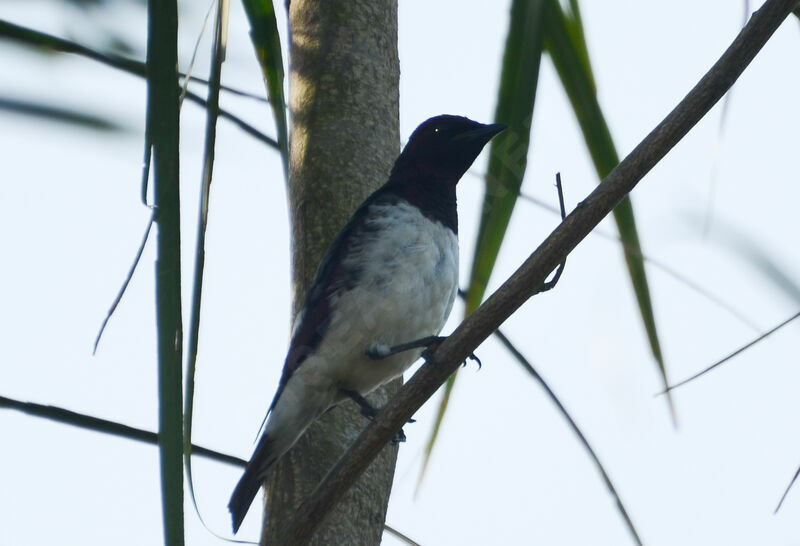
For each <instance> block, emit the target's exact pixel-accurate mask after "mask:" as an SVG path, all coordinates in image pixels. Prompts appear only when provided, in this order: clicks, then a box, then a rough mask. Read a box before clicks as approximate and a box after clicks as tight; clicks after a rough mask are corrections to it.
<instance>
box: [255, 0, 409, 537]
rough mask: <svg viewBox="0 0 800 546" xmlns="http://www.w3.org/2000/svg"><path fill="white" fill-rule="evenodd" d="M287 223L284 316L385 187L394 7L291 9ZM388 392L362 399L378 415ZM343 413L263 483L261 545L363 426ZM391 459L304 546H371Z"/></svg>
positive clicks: (394, 141)
mask: <svg viewBox="0 0 800 546" xmlns="http://www.w3.org/2000/svg"><path fill="white" fill-rule="evenodd" d="M289 26H290V34H291V50H290V59H291V60H290V69H291V74H290V94H289V103H290V104H289V106H290V108H291V116H292V132H291V138H290V165H289V213H290V216H291V223H292V243H293V246H292V259H293V264H292V265H293V289H294V294H293V296H294V314H295V315H296V314H297V312H298V311H299V309H300V306H301V305H302V303H303V299H304V297H305V293H306V291H307V290H308V288H309V285H310V283H311V281H312V280H313V278H314V274H315V272H316V269H317V266H318V264H319V262H320V260H321V259H322V255H323V254H324V252H325V250H326V249H327V247H328V245H329V244H330V242H331V241H332V240H333V238H334V237H335V236H336V234H337V233H338V231H339V230H340V229H341V228H342V227H343V226H344V224H345V223H346V222H347V220H348V219H349V217H350V215H351V214H352V213H353V212H354V211H355V209H356V207H357V206H358V205H359V204H360V203H361V202H362V201H363V200H364V198H366V197H367V196H368V195H369V194H370V193H371V192H372V191H373V190H375V189H376V188H378V187H379V186H380V185H381V184H382V183H383V182H384V181H385V180H386V178H387V176H388V174H389V170H390V169H391V166H392V163H393V161H394V159H395V157H396V156H397V154H398V152H399V149H400V138H399V127H398V125H399V122H398V115H399V97H398V82H399V77H400V68H399V61H398V56H397V0H328V1H324V2H323V1H319V0H316V1H315V0H292V2H291V5H290V9H289ZM398 387H399V381H397V382H395V383H393V384H392V385H390V386H389V387H388V388H384V389H380V390H379V391H378V392H376V393H374V394H373V395H371V396H370V399H371V400H372V401H373V402H374V403H375V404H376V405H379V406H380V405H383V404H384V403H385V402H386V401H387V400H388V398H389V393H390V392H395V391H396V390H397V388H398ZM364 424H365V423H364V417H363V416H362V415H361V414H360V413H359V411H358V410H357V409H356V406H355V404H352V403H351V402H349V401H348V402H345V403H343V404H341V405H339V406H338V407H336V408H335V409H334V410H332V411H330V412H328V413H326V414H325V415H323V416H322V417H321V418H320V419H318V420H317V421H316V422H315V423H314V424H313V425H312V426H311V427H310V428H309V429H308V431H307V432H306V433H305V434H304V435H303V437H302V438H300V440H299V441H298V442H297V444H296V445H295V446H294V448H293V449H292V450H291V451H289V453H287V454H286V455H285V456H284V457H283V458H282V459H281V461H280V462H279V463H278V464H277V465H276V467H275V468H274V470H273V472H271V473H270V478H269V479H268V482H267V495H266V510H265V520H264V527H263V533H262V539H261V542H262V544H273V545H274V544H278V540H279V533H280V530H281V528H282V527H283V525H284V524H285V523H286V522H287V521H288V520H289V519H290V518H291V517H292V515H293V514H294V511H295V509H296V508H297V507H298V506H299V505H300V503H301V502H302V501H303V500H304V499H305V498H306V497H307V496H308V494H309V493H311V491H312V490H313V489H314V488H315V487H316V486H317V484H318V483H319V482H320V480H321V479H322V478H323V476H324V475H325V474H326V473H327V472H328V471H329V470H330V468H331V467H332V466H333V464H334V463H335V462H336V461H337V460H338V458H339V457H340V456H341V454H342V453H343V452H344V450H345V449H346V448H347V447H349V446H350V445H351V444H352V442H353V440H354V439H355V438H356V436H357V435H358V433H359V432H360V431H361V429H362V428H363V427H364ZM396 458H397V448H396V447H394V446H387V447H386V448H384V449H383V451H382V452H381V455H380V456H379V457H378V459H376V460H375V462H374V463H373V464H372V465H371V466H370V468H369V469H368V470H367V472H366V473H365V474H364V475H363V476H362V477H361V479H360V480H359V481H358V482H357V484H356V485H355V487H353V489H351V490H350V492H349V493H348V494H347V496H346V497H345V498H344V500H343V501H342V502H341V504H340V505H339V506H337V508H336V509H335V510H334V511H333V513H332V514H331V515H330V516H329V517H328V519H327V521H326V522H325V523H323V525H322V526H321V527H320V530H319V531H318V532H317V533H316V535H315V536H314V539H313V540H312V544H315V545H340V544H341V545H348V546H349V545H373V544H374V545H377V544H380V542H381V536H382V533H383V523H384V519H385V517H386V507H387V505H388V502H389V493H390V490H391V485H392V478H393V476H394V465H395V461H396Z"/></svg>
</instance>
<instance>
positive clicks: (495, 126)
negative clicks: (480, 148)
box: [453, 123, 508, 145]
mask: <svg viewBox="0 0 800 546" xmlns="http://www.w3.org/2000/svg"><path fill="white" fill-rule="evenodd" d="M506 129H508V125H506V124H504V123H489V124H486V125H481V126H480V127H478V128H476V129H470V130H469V131H465V132H463V133H460V134H458V135H456V136H454V137H453V141H454V142H459V141H460V142H477V143H480V144H481V145H484V144H486V143H487V142H489V141H490V140H491V139H492V137H493V136H495V135H496V134H498V133H502V132H503V131H505V130H506Z"/></svg>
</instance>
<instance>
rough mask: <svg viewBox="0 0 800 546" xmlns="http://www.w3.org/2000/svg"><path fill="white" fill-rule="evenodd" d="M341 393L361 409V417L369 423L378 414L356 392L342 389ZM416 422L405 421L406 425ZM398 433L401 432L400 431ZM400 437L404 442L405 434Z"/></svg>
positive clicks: (376, 410)
mask: <svg viewBox="0 0 800 546" xmlns="http://www.w3.org/2000/svg"><path fill="white" fill-rule="evenodd" d="M342 393H344V394H345V395H346V396H347V397H348V398H350V399H351V400H352V401H353V402H355V403H356V404H358V406H359V407H360V408H361V415H363V416H364V417H366V418H367V419H369V420H370V421H372V420H373V419H374V418H375V416H376V415H377V414H378V408H376V407H375V406H373V405H372V404H370V403H369V400H367V399H366V398H364V397H363V396H361V394H359V393H358V392H356V391H350V390H345V389H342ZM416 422H417V421H416V419H409V420H408V421H406V423H416ZM400 432H402V430H401V431H400ZM402 437H403V440H402V441H405V434H403V435H402Z"/></svg>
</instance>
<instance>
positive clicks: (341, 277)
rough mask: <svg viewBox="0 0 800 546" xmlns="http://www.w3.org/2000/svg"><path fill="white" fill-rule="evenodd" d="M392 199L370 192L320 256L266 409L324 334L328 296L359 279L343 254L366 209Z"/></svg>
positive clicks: (353, 239) (352, 242) (351, 243)
mask: <svg viewBox="0 0 800 546" xmlns="http://www.w3.org/2000/svg"><path fill="white" fill-rule="evenodd" d="M395 200H396V197H395V196H394V195H391V194H390V193H388V192H384V191H381V190H380V189H379V190H377V191H376V192H374V193H373V194H372V195H370V196H369V197H368V198H367V199H366V201H364V203H362V204H361V206H360V207H359V208H358V209H357V210H356V212H355V213H354V214H353V216H352V218H350V221H349V222H348V223H347V225H345V227H344V228H343V229H342V231H340V232H339V234H338V235H337V236H336V238H335V239H334V240H333V243H331V246H330V247H329V248H328V251H327V252H326V253H325V256H324V257H323V258H322V261H321V262H320V265H319V268H318V269H317V274H316V277H315V278H314V282H313V283H312V284H311V288H310V289H309V290H308V293H307V294H306V300H305V303H304V304H303V308H302V310H301V311H300V314H299V315H298V318H297V321H296V324H295V328H294V331H293V332H292V341H291V343H290V344H289V352H288V354H287V355H286V361H285V363H284V365H283V373H282V374H281V380H280V382H279V383H278V390H277V392H276V393H275V398H274V399H273V400H272V404H270V407H269V411H272V408H274V407H275V403H276V402H277V401H278V398H279V397H280V395H281V393H282V392H283V389H284V387H286V383H288V382H289V378H290V377H291V376H292V374H293V373H294V371H295V370H297V368H299V367H300V365H301V364H302V363H303V361H304V360H305V359H306V357H307V356H308V355H309V354H311V353H312V352H313V351H314V349H316V347H317V346H318V345H319V342H320V340H321V339H322V336H323V335H324V334H325V330H326V329H327V327H328V323H329V320H330V311H331V309H330V299H331V296H332V295H333V294H334V293H336V292H337V291H339V290H350V289H352V288H353V286H354V285H355V283H356V282H357V281H358V278H359V275H360V271H358V270H357V268H355V267H354V266H352V265H350V266H345V265H344V263H343V260H342V258H343V257H344V256H346V255H347V254H348V253H349V252H350V251H351V249H352V247H353V246H354V245H355V244H358V243H357V239H358V238H359V234H360V232H361V231H362V230H363V229H364V228H365V225H364V220H365V218H366V216H367V210H368V209H369V207H370V206H371V205H373V204H376V203H381V202H384V201H385V202H393V201H395ZM367 229H368V228H367Z"/></svg>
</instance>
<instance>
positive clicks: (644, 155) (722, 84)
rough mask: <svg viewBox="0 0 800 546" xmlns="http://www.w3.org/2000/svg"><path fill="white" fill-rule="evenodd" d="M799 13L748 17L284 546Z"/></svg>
mask: <svg viewBox="0 0 800 546" xmlns="http://www.w3.org/2000/svg"><path fill="white" fill-rule="evenodd" d="M796 6H797V0H768V1H767V2H766V3H765V4H764V6H763V7H762V8H761V9H760V10H758V11H757V12H756V13H755V14H753V16H752V18H751V19H750V22H749V23H748V24H747V25H746V26H745V27H744V28H743V29H742V31H741V32H740V33H739V35H738V36H737V37H736V39H735V40H734V42H733V43H732V44H731V46H730V47H729V48H728V49H727V50H726V51H725V53H724V54H723V55H722V57H721V58H720V59H719V60H718V61H717V63H716V64H715V65H714V66H713V67H712V68H711V70H709V72H708V73H706V75H705V76H703V78H702V79H701V80H700V82H699V83H698V84H697V85H696V86H695V87H694V88H693V89H692V90H691V91H690V92H689V94H688V95H686V97H685V98H684V99H683V100H682V101H681V102H680V103H679V104H678V106H676V107H675V109H674V110H673V111H672V112H670V114H669V115H668V116H667V117H666V118H665V119H664V120H663V121H662V122H661V123H660V124H659V125H658V126H657V127H656V128H655V129H654V130H653V131H652V132H651V133H650V134H649V135H647V137H646V138H645V139H644V140H643V141H642V142H641V143H640V144H639V145H638V146H637V147H636V148H635V149H634V150H633V151H632V152H631V153H630V154H629V155H628V156H627V157H626V158H625V159H624V160H622V162H621V163H620V164H619V165H618V166H617V167H616V168H615V169H614V170H613V171H612V172H611V173H610V174H609V175H608V176H607V177H606V178H605V180H603V182H602V183H601V184H600V185H599V186H598V187H597V188H596V189H595V190H594V191H593V192H592V193H591V194H590V195H589V197H587V199H586V200H584V201H583V202H582V203H580V204H579V205H578V206H577V208H576V209H575V210H574V211H573V212H572V213H571V214H570V215H569V216H567V218H566V219H565V220H564V221H563V222H562V223H561V225H559V227H558V228H556V230H555V231H553V233H551V234H550V236H549V237H547V239H545V241H544V242H543V243H542V244H541V245H540V246H539V248H537V249H536V251H535V252H534V253H533V254H531V256H530V257H529V258H528V259H527V260H526V261H525V263H523V264H522V266H521V267H520V268H519V269H518V270H517V271H516V272H515V273H514V274H513V275H512V276H511V278H509V279H508V280H507V281H506V282H505V283H504V284H503V285H502V286H501V287H500V288H499V289H498V290H497V291H496V292H495V293H494V294H493V295H492V296H491V297H490V298H489V299H488V300H487V301H486V302H485V303H484V304H483V305H481V306H480V308H478V309H477V310H476V311H475V312H474V313H473V314H472V315H470V316H469V317H467V319H466V320H464V322H462V323H461V325H460V326H459V327H458V328H457V329H456V330H455V331H454V332H453V334H452V335H451V336H450V337H448V338H447V339H445V340H444V341H443V342H442V343H441V345H439V346H438V348H437V349H436V350H435V351H434V352H433V354H432V355H431V358H430V361H429V362H427V363H426V364H425V365H424V366H422V367H421V368H420V369H419V371H418V372H417V373H416V374H414V376H413V377H412V378H411V380H410V381H409V382H408V383H406V384H405V385H404V386H403V388H402V389H401V390H400V391H399V392H398V393H397V395H396V396H394V397H393V398H392V399H391V400H390V401H389V403H388V404H387V405H386V406H385V407H384V408H383V410H382V411H381V412H380V413H379V414H378V415H377V417H376V418H375V420H373V421H372V422H370V423H369V424H368V425H367V427H366V428H365V429H364V431H363V432H362V433H361V435H360V436H359V437H358V439H357V440H356V442H355V443H354V444H353V446H352V447H351V448H350V449H349V450H348V451H347V453H345V455H344V456H343V457H342V458H341V459H340V460H339V462H338V463H337V464H336V465H335V466H334V468H333V469H332V470H331V471H330V472H329V473H328V475H327V476H326V477H325V479H323V480H322V482H321V483H320V484H319V486H317V488H316V489H315V490H314V492H313V493H312V494H311V495H310V497H309V498H308V499H307V500H306V501H305V502H304V503H303V504H302V505H301V506H300V508H299V509H298V510H297V513H296V514H295V517H294V519H293V520H292V521H290V522H289V523H288V525H287V526H286V527H285V529H284V532H283V537H284V539H283V540H282V541H280V543H281V544H284V545H297V544H305V543H307V542H308V540H309V539H310V538H311V536H312V535H313V533H314V530H315V529H316V528H317V526H318V525H319V524H320V523H321V522H322V521H323V519H324V518H325V517H326V515H327V514H328V513H329V512H330V511H331V509H332V508H333V507H334V505H335V504H336V503H337V502H338V500H339V499H340V498H341V497H342V495H344V493H345V492H346V491H347V490H348V489H349V488H350V486H351V485H352V484H353V482H354V481H355V480H356V479H357V478H358V476H359V475H361V473H362V472H363V471H364V470H365V469H366V468H367V466H368V465H369V464H370V462H371V461H372V459H373V458H374V457H375V456H376V455H377V454H378V452H379V451H380V450H381V448H382V447H383V446H384V445H385V444H386V443H387V442H388V441H389V440H390V439H391V438H392V436H393V435H394V434H395V432H397V431H398V430H400V428H401V427H402V426H403V424H404V423H405V422H406V421H407V420H408V419H409V418H411V416H412V415H413V414H414V412H416V411H417V410H418V409H419V408H420V407H421V406H422V404H423V403H425V401H426V400H427V399H428V398H430V397H431V396H432V395H433V393H435V392H436V390H437V389H438V388H439V387H440V386H441V385H442V384H443V383H444V382H445V380H446V379H447V378H448V377H449V376H450V374H452V373H453V372H454V371H455V370H456V369H458V367H459V365H460V364H461V362H463V361H464V359H466V358H467V357H468V356H469V354H470V353H472V352H473V351H474V350H475V349H476V347H478V345H480V343H482V342H483V341H484V340H485V339H486V338H487V337H488V336H489V335H491V334H492V332H494V331H495V330H496V329H497V328H498V327H499V326H500V325H501V324H502V323H503V322H504V321H505V320H506V319H507V318H508V317H510V316H511V315H512V314H513V313H514V312H515V311H516V310H517V309H519V307H520V306H521V305H522V304H523V303H525V301H527V300H528V298H530V297H531V296H532V295H533V294H534V293H535V292H536V291H537V290H538V289H539V287H541V285H542V284H543V283H544V282H545V280H546V278H547V276H548V275H549V274H550V273H551V272H552V271H553V270H554V269H555V268H556V267H557V266H558V264H559V263H561V262H562V261H563V260H564V258H566V256H567V255H568V254H569V253H570V252H571V251H572V250H573V249H574V248H575V247H576V246H577V245H578V243H579V242H580V241H582V240H583V239H584V238H585V237H586V236H587V235H588V234H589V232H590V231H591V230H592V229H593V228H594V227H595V226H596V225H597V224H599V223H600V221H601V220H602V219H603V218H604V217H605V216H606V215H607V214H609V213H610V212H611V210H612V209H613V208H614V207H615V206H616V205H617V203H619V202H620V200H621V199H622V198H624V197H625V196H626V195H627V194H628V193H629V192H630V191H631V190H632V189H633V188H634V187H635V186H636V184H637V183H638V182H639V181H640V180H641V179H642V177H644V175H646V174H647V173H648V172H649V171H650V169H652V168H653V166H655V164H656V163H658V161H660V160H661V159H662V158H663V157H664V156H665V155H666V154H667V152H669V151H670V150H671V149H672V147H673V146H675V144H677V143H678V141H680V140H681V138H683V137H684V136H685V135H686V134H687V133H688V132H689V130H691V129H692V127H694V125H695V124H696V123H697V122H698V121H699V120H700V119H701V118H702V117H703V116H704V115H705V114H706V113H707V112H708V111H709V110H710V109H711V107H712V106H714V104H715V103H716V102H717V101H718V100H719V99H720V98H721V97H722V96H723V95H724V94H725V92H726V91H727V90H728V89H729V88H730V87H731V86H732V85H733V83H734V82H735V81H736V79H737V78H738V77H739V75H741V73H742V72H743V71H744V69H745V68H746V67H747V65H748V64H750V62H751V61H752V60H753V58H754V57H755V55H756V54H757V53H758V51H759V50H760V49H761V48H762V47H763V46H764V44H765V43H766V41H767V40H768V39H769V38H770V36H772V34H773V33H774V32H775V30H776V29H777V28H778V26H780V24H781V22H783V20H784V19H785V18H786V17H787V16H788V15H789V14H790V13H791V11H792V9H793V8H795V7H796Z"/></svg>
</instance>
